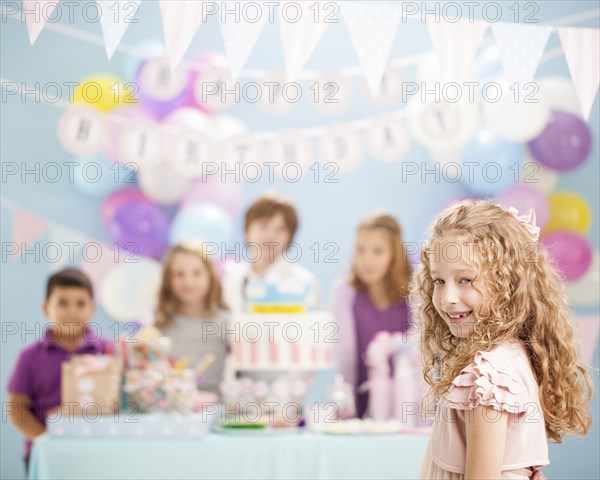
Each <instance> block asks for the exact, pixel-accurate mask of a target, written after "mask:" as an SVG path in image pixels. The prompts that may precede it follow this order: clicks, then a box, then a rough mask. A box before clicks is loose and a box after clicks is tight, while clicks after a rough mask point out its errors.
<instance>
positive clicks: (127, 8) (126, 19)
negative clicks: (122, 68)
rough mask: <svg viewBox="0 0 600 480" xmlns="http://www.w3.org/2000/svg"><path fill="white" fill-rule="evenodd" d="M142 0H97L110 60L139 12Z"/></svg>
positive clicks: (107, 54)
mask: <svg viewBox="0 0 600 480" xmlns="http://www.w3.org/2000/svg"><path fill="white" fill-rule="evenodd" d="M140 2H141V0H113V1H111V2H107V1H106V0H96V3H97V4H98V8H99V9H100V12H101V15H100V27H101V28H102V37H103V38H104V47H105V48H106V56H107V57H108V59H109V60H110V59H111V58H112V56H113V53H115V50H116V49H117V47H118V46H119V43H120V42H121V39H122V38H123V35H124V34H125V30H127V27H129V25H130V24H131V23H133V18H134V16H135V14H136V13H137V10H138V7H139V5H140Z"/></svg>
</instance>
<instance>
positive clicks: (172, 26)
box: [160, 0, 211, 70]
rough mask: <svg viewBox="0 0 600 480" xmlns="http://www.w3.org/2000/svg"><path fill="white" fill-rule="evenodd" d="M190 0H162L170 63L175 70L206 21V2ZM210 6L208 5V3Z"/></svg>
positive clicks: (163, 21)
mask: <svg viewBox="0 0 600 480" xmlns="http://www.w3.org/2000/svg"><path fill="white" fill-rule="evenodd" d="M210 3H211V2H198V1H189V0H160V13H161V16H162V23H163V31H164V34H165V44H166V46H167V54H168V56H169V64H170V65H171V68H172V69H173V70H174V69H175V68H176V67H177V65H179V62H181V59H182V58H183V55H184V54H185V51H186V50H187V49H188V47H189V46H190V43H192V40H193V38H194V35H195V34H196V32H197V31H198V29H199V28H200V25H201V24H202V22H203V21H204V16H205V4H210ZM207 6H208V5H207Z"/></svg>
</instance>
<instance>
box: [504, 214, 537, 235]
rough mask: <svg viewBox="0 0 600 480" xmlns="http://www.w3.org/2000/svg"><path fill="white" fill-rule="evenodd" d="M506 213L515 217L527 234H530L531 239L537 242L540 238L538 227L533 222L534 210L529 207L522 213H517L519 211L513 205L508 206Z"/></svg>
mask: <svg viewBox="0 0 600 480" xmlns="http://www.w3.org/2000/svg"><path fill="white" fill-rule="evenodd" d="M508 213H510V214H511V215H512V216H513V217H515V218H516V219H517V220H518V221H519V223H520V224H521V225H523V226H524V227H525V228H526V229H527V231H528V232H529V235H530V236H531V240H533V241H534V242H537V241H538V239H539V238H540V227H538V226H537V225H536V224H535V210H534V209H533V208H530V209H529V210H527V212H525V213H524V214H523V215H519V211H518V210H517V209H516V208H515V207H509V208H508Z"/></svg>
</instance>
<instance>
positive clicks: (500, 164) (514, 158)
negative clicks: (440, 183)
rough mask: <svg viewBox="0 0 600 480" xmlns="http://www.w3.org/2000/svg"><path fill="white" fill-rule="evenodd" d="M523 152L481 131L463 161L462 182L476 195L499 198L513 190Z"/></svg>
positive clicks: (461, 160) (463, 154)
mask: <svg viewBox="0 0 600 480" xmlns="http://www.w3.org/2000/svg"><path fill="white" fill-rule="evenodd" d="M522 159H523V148H522V146H521V145H519V144H517V143H512V142H508V141H506V140H503V139H501V138H499V137H497V136H496V135H494V134H493V133H492V132H491V131H490V130H489V129H485V128H483V129H481V130H479V132H478V133H477V135H475V137H474V138H473V139H472V140H471V142H470V143H469V144H468V145H467V146H466V147H465V149H464V150H463V152H462V156H461V158H460V162H459V163H460V168H461V180H462V182H463V183H464V184H465V185H466V186H467V188H468V189H469V190H470V191H471V192H472V193H475V194H477V195H481V196H485V195H496V194H497V193H499V192H501V191H503V190H506V189H507V188H509V187H512V186H513V185H514V184H515V183H516V182H515V180H516V179H515V176H517V174H518V172H519V171H520V168H521V162H522Z"/></svg>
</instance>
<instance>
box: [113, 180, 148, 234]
mask: <svg viewBox="0 0 600 480" xmlns="http://www.w3.org/2000/svg"><path fill="white" fill-rule="evenodd" d="M127 202H143V203H152V200H150V199H149V198H148V197H147V196H146V195H144V194H143V193H142V191H141V190H139V189H137V188H135V187H128V188H121V189H119V190H115V191H114V192H112V193H111V194H110V195H109V196H108V197H106V200H104V203H103V204H102V221H103V222H104V224H105V225H108V224H109V222H110V221H111V220H112V218H113V216H114V214H115V211H116V210H117V208H119V207H120V206H121V205H122V204H124V203H127Z"/></svg>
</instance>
